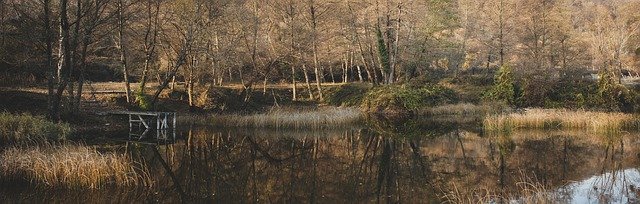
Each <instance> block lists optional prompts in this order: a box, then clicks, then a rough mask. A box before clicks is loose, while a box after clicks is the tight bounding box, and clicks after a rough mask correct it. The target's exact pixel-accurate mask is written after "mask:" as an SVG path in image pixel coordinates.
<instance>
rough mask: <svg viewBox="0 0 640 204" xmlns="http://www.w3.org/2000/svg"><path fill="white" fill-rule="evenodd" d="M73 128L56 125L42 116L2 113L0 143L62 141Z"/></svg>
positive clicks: (0, 116)
mask: <svg viewBox="0 0 640 204" xmlns="http://www.w3.org/2000/svg"><path fill="white" fill-rule="evenodd" d="M70 133H71V127H70V126H69V125H68V124H66V123H54V122H51V121H48V120H46V119H45V118H44V117H42V116H32V115H28V114H23V115H13V114H9V113H0V142H2V143H23V142H44V141H48V140H62V139H65V138H67V137H68V136H69V134H70Z"/></svg>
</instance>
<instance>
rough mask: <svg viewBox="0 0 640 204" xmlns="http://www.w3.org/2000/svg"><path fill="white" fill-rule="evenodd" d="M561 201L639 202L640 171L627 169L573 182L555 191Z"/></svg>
mask: <svg viewBox="0 0 640 204" xmlns="http://www.w3.org/2000/svg"><path fill="white" fill-rule="evenodd" d="M554 193H555V196H557V199H558V200H557V201H559V202H560V203H580V204H582V203H639V202H640V200H639V199H638V193H640V172H639V171H638V169H625V170H619V171H615V172H611V173H605V174H601V175H596V176H592V177H590V178H587V179H585V180H582V181H576V182H571V183H569V184H567V185H566V186H564V187H562V188H559V189H557V190H556V191H555V192H554Z"/></svg>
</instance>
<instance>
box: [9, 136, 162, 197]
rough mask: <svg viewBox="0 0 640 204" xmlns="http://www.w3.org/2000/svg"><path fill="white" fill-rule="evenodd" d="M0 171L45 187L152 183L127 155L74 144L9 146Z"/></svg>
mask: <svg viewBox="0 0 640 204" xmlns="http://www.w3.org/2000/svg"><path fill="white" fill-rule="evenodd" d="M0 171H1V172H0V173H1V174H2V175H3V177H5V178H16V179H27V180H29V181H31V182H34V183H36V184H43V185H45V186H48V187H64V188H78V187H81V188H100V187H104V186H121V187H124V186H141V185H147V186H148V185H150V183H151V182H148V181H149V179H148V174H147V173H145V172H146V171H136V169H135V168H134V165H133V162H132V161H131V160H130V159H129V158H128V157H126V156H124V155H119V154H116V153H100V152H98V151H97V150H96V149H95V148H91V147H86V146H75V145H63V146H57V147H33V148H20V147H11V148H8V149H6V150H5V151H4V152H2V153H1V154H0ZM140 172H141V173H140ZM145 178H146V179H145Z"/></svg>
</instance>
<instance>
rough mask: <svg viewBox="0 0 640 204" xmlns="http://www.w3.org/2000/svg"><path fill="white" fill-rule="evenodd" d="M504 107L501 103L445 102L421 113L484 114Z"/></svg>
mask: <svg viewBox="0 0 640 204" xmlns="http://www.w3.org/2000/svg"><path fill="white" fill-rule="evenodd" d="M504 109H506V107H504V105H501V104H478V105H475V104H472V103H457V104H446V105H441V106H436V107H432V108H427V109H425V110H423V112H422V114H425V115H485V114H490V113H495V112H499V111H502V110H504Z"/></svg>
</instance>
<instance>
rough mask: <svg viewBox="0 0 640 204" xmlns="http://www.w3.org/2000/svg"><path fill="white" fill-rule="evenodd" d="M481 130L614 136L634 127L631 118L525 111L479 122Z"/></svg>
mask: <svg viewBox="0 0 640 204" xmlns="http://www.w3.org/2000/svg"><path fill="white" fill-rule="evenodd" d="M483 125H484V128H485V130H488V131H502V132H504V131H510V130H512V129H518V128H532V129H556V128H557V129H559V128H566V129H587V130H590V131H593V132H596V133H615V132H619V131H621V130H623V129H625V128H636V127H638V121H637V120H636V119H635V118H634V117H633V115H631V114H625V113H605V112H591V111H584V110H578V111H572V110H565V109H528V110H526V111H524V112H522V113H510V114H501V115H491V116H487V117H485V119H484V121H483Z"/></svg>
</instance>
